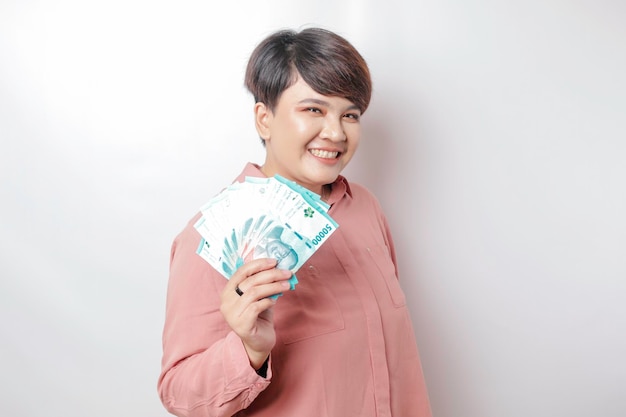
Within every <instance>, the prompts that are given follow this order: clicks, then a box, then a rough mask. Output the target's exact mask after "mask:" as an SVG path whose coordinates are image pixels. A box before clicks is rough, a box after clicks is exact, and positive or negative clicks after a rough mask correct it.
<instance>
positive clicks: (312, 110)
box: [307, 107, 322, 113]
mask: <svg viewBox="0 0 626 417" xmlns="http://www.w3.org/2000/svg"><path fill="white" fill-rule="evenodd" d="M307 111H309V112H311V113H321V112H322V111H321V110H320V109H318V108H317V107H309V108H307Z"/></svg>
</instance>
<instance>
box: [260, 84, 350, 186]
mask: <svg viewBox="0 0 626 417" xmlns="http://www.w3.org/2000/svg"><path fill="white" fill-rule="evenodd" d="M360 116H361V112H360V111H359V109H358V108H357V107H356V106H355V105H354V103H352V102H351V101H349V100H347V99H345V98H342V97H334V96H332V97H331V96H325V95H322V94H319V93H317V92H315V91H314V90H313V89H312V88H311V87H309V85H308V84H307V83H306V82H304V80H302V78H300V77H298V80H297V81H296V82H295V83H294V84H293V85H292V86H291V87H289V88H287V89H286V90H285V91H283V93H282V95H281V96H280V99H279V101H278V104H277V105H276V107H275V108H274V111H273V112H272V111H270V110H269V109H268V108H267V107H266V106H265V104H263V103H257V104H256V105H255V117H256V126H257V131H258V132H259V135H260V136H261V137H262V138H263V139H264V140H265V147H266V158H265V164H264V165H263V167H262V171H263V173H264V174H265V175H267V176H268V177H270V176H273V175H274V174H279V175H281V176H283V177H285V178H287V179H290V180H292V181H295V182H297V183H298V184H300V185H302V186H304V187H306V188H308V189H309V190H311V191H313V192H316V193H318V194H321V191H322V187H323V185H324V184H329V183H332V182H333V181H335V179H337V176H338V175H339V174H340V173H341V171H342V170H343V169H344V168H345V166H346V165H348V162H350V159H352V155H354V152H355V151H356V149H357V146H358V144H359V139H360V136H361V124H360V120H359V119H360Z"/></svg>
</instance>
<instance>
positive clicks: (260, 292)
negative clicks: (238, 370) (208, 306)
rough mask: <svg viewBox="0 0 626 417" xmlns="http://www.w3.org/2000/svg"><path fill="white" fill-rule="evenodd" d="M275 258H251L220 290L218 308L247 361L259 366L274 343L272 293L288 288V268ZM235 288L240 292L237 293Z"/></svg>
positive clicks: (255, 366) (289, 272)
mask: <svg viewBox="0 0 626 417" xmlns="http://www.w3.org/2000/svg"><path fill="white" fill-rule="evenodd" d="M275 266H276V260H275V259H271V258H264V259H255V260H253V261H250V262H248V263H245V264H244V265H242V266H241V267H240V268H239V269H237V271H235V273H234V274H233V276H232V277H231V278H230V279H229V280H228V283H227V284H226V287H225V288H224V291H222V294H221V299H222V305H221V307H220V310H221V312H222V314H223V315H224V318H225V319H226V322H227V323H228V324H229V325H230V327H231V328H232V329H233V331H234V332H235V333H237V335H238V336H239V337H240V338H241V340H242V341H243V345H244V347H245V349H246V352H247V353H248V358H249V359H250V365H252V367H253V368H254V369H257V370H258V369H259V368H260V367H261V366H262V365H263V363H264V362H265V360H266V359H267V357H268V356H269V354H270V352H271V350H272V348H273V347H274V344H275V343H276V332H275V331H274V320H273V311H272V306H273V305H274V304H275V303H276V299H275V298H269V297H270V296H272V295H275V294H278V293H281V292H283V291H285V290H286V289H288V288H289V278H291V271H288V270H283V269H276V268H275ZM237 288H238V289H239V290H240V291H241V293H242V294H241V295H239V293H237Z"/></svg>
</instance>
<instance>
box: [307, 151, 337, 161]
mask: <svg viewBox="0 0 626 417" xmlns="http://www.w3.org/2000/svg"><path fill="white" fill-rule="evenodd" d="M309 152H311V153H312V154H313V155H314V156H317V157H318V158H326V159H335V158H336V157H337V155H339V152H329V151H322V150H320V149H311V150H310V151H309Z"/></svg>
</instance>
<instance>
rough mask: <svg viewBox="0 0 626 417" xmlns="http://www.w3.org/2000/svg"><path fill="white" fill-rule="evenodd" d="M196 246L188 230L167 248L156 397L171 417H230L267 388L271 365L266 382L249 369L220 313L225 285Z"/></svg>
mask: <svg viewBox="0 0 626 417" xmlns="http://www.w3.org/2000/svg"><path fill="white" fill-rule="evenodd" d="M190 224H191V223H190ZM199 244H200V236H199V234H198V232H197V231H196V230H195V229H194V228H193V226H191V225H188V226H187V227H186V228H185V230H183V232H182V233H181V234H180V235H178V236H177V238H176V239H175V240H174V244H173V245H172V252H171V258H170V277H169V283H168V290H167V303H166V314H165V326H164V330H163V359H162V369H161V375H160V377H159V381H158V391H159V396H160V398H161V401H162V402H163V405H164V406H165V408H166V409H167V410H168V411H169V412H170V413H172V414H174V415H176V416H188V417H208V416H218V415H220V416H222V415H232V414H235V413H236V412H237V411H239V410H242V409H244V408H247V407H248V406H249V405H250V404H251V403H252V401H254V399H255V398H256V397H257V396H258V395H259V394H260V393H261V392H262V391H263V390H264V389H265V388H267V386H268V385H269V383H270V380H271V376H272V375H271V360H270V364H269V366H268V371H267V375H266V378H263V377H261V376H259V375H258V374H257V373H256V372H255V370H254V368H253V367H252V366H250V362H249V359H248V356H247V355H246V351H245V348H244V346H243V343H242V342H241V339H240V338H239V337H238V336H237V335H236V334H235V333H234V332H233V331H232V330H231V329H230V327H229V326H228V324H227V323H226V321H225V320H224V318H223V316H222V313H221V312H220V292H221V291H222V289H223V287H224V285H225V284H226V280H225V279H224V277H223V276H222V275H220V274H219V273H218V272H217V271H216V270H215V269H213V268H212V267H211V266H210V265H209V264H208V263H207V262H206V261H205V260H203V259H202V258H201V257H200V256H198V255H197V254H196V249H197V248H198V245H199Z"/></svg>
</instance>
